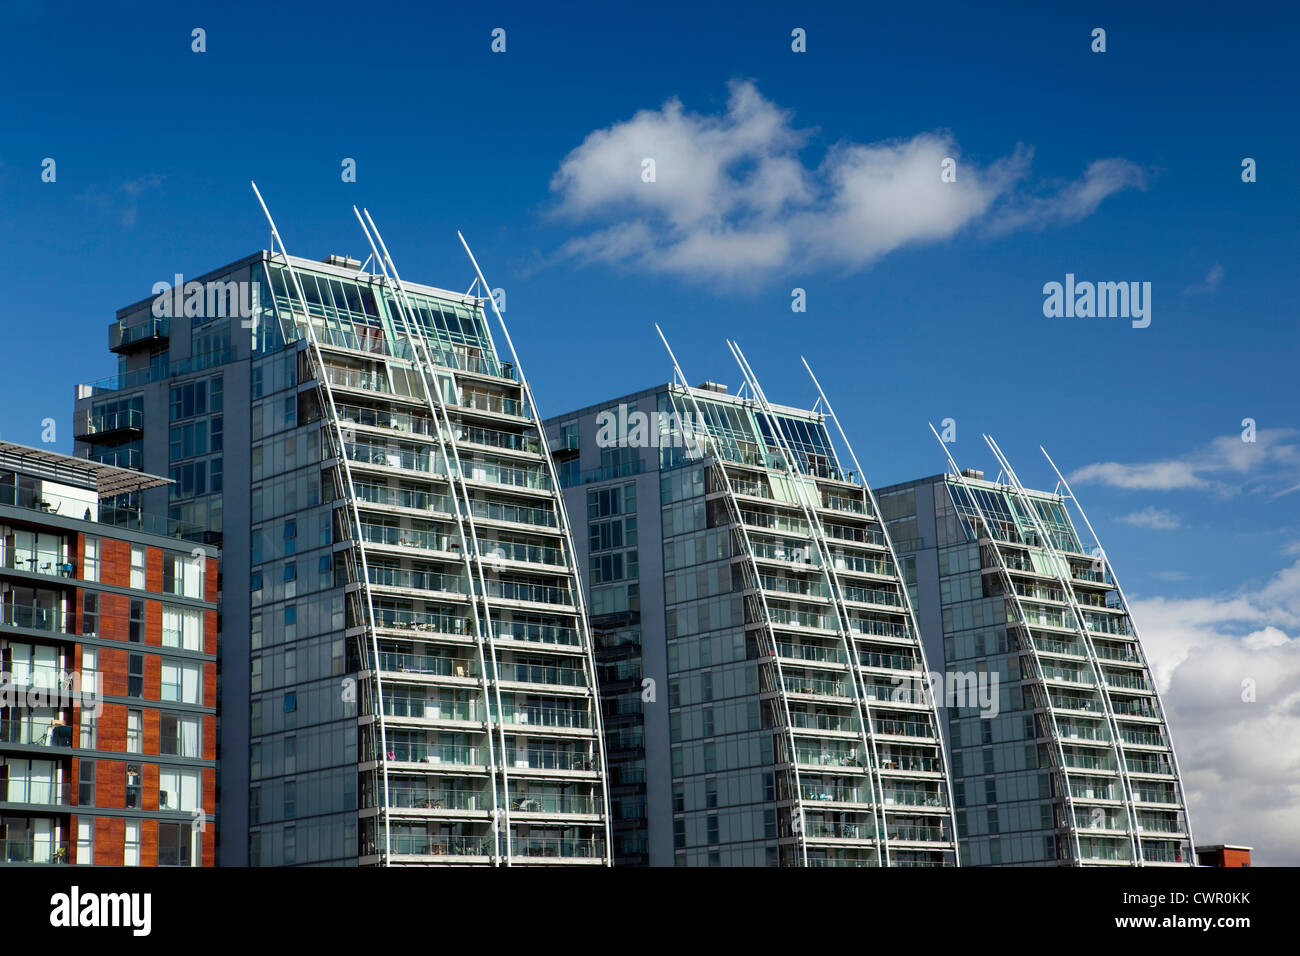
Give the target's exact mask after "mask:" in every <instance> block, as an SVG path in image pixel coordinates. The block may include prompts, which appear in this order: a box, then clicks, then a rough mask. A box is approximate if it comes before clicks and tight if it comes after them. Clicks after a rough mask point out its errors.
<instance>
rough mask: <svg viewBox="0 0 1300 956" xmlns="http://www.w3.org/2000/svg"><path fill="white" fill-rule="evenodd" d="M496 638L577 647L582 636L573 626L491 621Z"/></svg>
mask: <svg viewBox="0 0 1300 956" xmlns="http://www.w3.org/2000/svg"><path fill="white" fill-rule="evenodd" d="M493 629H494V633H495V636H496V639H497V640H511V641H528V642H529V643H533V644H562V645H565V646H568V647H577V646H578V645H579V644H580V643H582V638H581V636H580V635H579V633H578V629H577V628H575V627H568V626H565V625H560V624H536V623H530V622H528V621H504V622H501V621H495V620H494V621H493Z"/></svg>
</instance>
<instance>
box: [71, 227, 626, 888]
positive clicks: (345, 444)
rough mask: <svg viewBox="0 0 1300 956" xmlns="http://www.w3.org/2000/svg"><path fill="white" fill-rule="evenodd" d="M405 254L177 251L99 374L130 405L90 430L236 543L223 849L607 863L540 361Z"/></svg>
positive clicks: (116, 330)
mask: <svg viewBox="0 0 1300 956" xmlns="http://www.w3.org/2000/svg"><path fill="white" fill-rule="evenodd" d="M277 238H278V237H277ZM390 273H391V274H392V275H393V276H394V277H395V275H396V273H395V270H392V269H391V260H389V261H387V262H386V265H385V266H384V267H376V270H375V271H374V272H366V271H363V270H362V267H361V264H360V263H359V262H358V261H356V260H354V259H347V258H343V257H338V256H331V257H329V258H328V259H327V260H326V261H324V262H314V261H311V260H307V259H299V258H295V257H288V256H286V255H284V254H283V252H279V253H276V254H272V253H268V252H261V253H257V254H254V255H252V256H249V257H247V258H245V259H243V260H240V261H239V262H236V263H233V264H231V265H229V266H226V267H224V268H222V269H219V270H216V271H215V272H213V273H210V274H208V275H205V276H202V277H199V278H198V279H196V280H194V281H192V282H185V283H183V284H182V283H181V282H180V277H178V281H177V282H174V283H172V285H173V286H174V287H175V289H165V290H164V291H163V292H162V293H161V294H160V295H158V296H156V297H155V298H152V299H148V300H145V301H143V302H140V303H137V304H135V305H132V306H129V307H127V308H125V309H122V310H120V311H119V313H118V320H117V321H116V322H115V323H113V325H112V326H111V327H110V331H109V338H110V347H111V348H112V349H113V351H115V352H117V353H118V355H119V356H120V360H119V363H120V364H119V373H118V375H116V376H114V377H112V378H110V379H107V380H105V381H103V382H97V383H93V384H90V385H83V386H80V387H79V389H78V398H77V407H78V411H79V412H80V413H84V415H85V416H88V417H89V418H90V419H94V418H95V416H97V415H100V414H102V413H113V414H116V413H119V412H121V411H122V410H126V411H127V412H128V413H129V414H128V418H129V425H130V427H129V428H127V429H125V430H120V429H119V430H117V431H115V432H114V433H113V434H111V435H104V434H98V433H92V432H90V431H84V432H83V430H79V431H78V435H77V439H78V443H77V450H78V454H79V455H82V456H85V457H89V458H92V459H96V460H100V461H109V462H114V463H118V464H127V465H130V466H132V467H144V468H146V469H151V470H155V471H158V472H159V473H162V474H170V476H171V477H172V479H173V481H174V484H173V485H172V487H171V489H170V491H169V490H168V489H160V490H157V491H150V492H145V493H144V494H145V495H146V496H151V497H153V498H154V499H155V501H154V502H153V505H152V506H153V507H159V506H161V507H164V508H167V509H170V512H171V514H172V515H173V516H175V517H177V518H183V519H185V520H188V521H195V522H199V523H201V524H203V525H204V527H206V529H207V532H208V535H209V536H210V537H211V538H212V539H213V540H214V541H219V542H220V543H221V544H222V546H223V550H224V552H225V553H226V554H228V555H229V558H228V559H227V560H226V563H225V565H224V595H225V601H224V605H223V608H224V611H223V614H224V621H223V625H224V633H225V635H226V640H225V642H224V643H223V646H222V656H221V681H222V685H221V689H222V694H221V708H222V710H221V714H222V733H221V742H222V761H221V774H222V781H221V801H222V802H221V820H222V826H221V830H220V832H221V834H222V843H221V845H220V860H219V862H220V863H221V864H222V865H243V864H250V865H290V864H314V865H330V864H333V865H356V864H363V865H365V864H379V865H383V864H407V863H410V864H447V863H456V864H491V865H512V864H521V863H526V864H556V863H581V864H596V865H599V864H601V863H605V862H608V840H607V837H606V829H607V813H606V798H605V770H604V760H603V756H602V749H601V732H600V712H599V708H598V706H597V703H596V688H595V675H594V665H593V660H592V657H591V645H590V641H589V637H588V632H587V624H586V616H585V612H584V607H583V602H582V595H581V592H580V590H579V587H578V578H577V574H576V572H575V564H574V561H573V555H572V545H571V541H570V536H569V533H568V524H567V518H566V516H565V512H564V508H563V501H562V499H561V497H560V494H559V491H558V488H557V485H556V482H555V480H554V477H553V471H552V463H551V459H550V457H549V455H548V454H547V448H546V445H545V443H544V440H543V438H542V436H541V433H540V426H539V422H538V420H537V418H536V415H535V412H534V408H533V404H532V400H531V395H530V393H529V389H528V386H527V383H526V381H525V380H524V379H523V377H522V375H521V373H520V370H519V368H518V366H517V363H516V362H515V361H513V353H511V356H510V359H511V360H507V359H506V358H503V357H502V356H501V355H500V354H499V353H498V352H497V349H496V347H495V345H494V342H493V338H492V335H491V333H490V331H489V329H488V325H487V322H486V321H485V317H484V311H483V300H482V299H480V298H477V297H475V296H473V295H469V294H463V293H457V292H449V291H446V290H442V289H437V288H433V287H430V286H425V285H419V284H414V283H409V282H408V283H401V282H400V280H397V279H396V278H392V279H390V278H389V275H390ZM155 291H157V287H155ZM160 313H161V314H160ZM79 420H81V419H80V418H79ZM231 492H233V493H231Z"/></svg>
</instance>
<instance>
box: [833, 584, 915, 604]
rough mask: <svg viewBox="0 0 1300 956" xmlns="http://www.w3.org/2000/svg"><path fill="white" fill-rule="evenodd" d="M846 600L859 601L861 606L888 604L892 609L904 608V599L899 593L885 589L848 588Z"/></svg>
mask: <svg viewBox="0 0 1300 956" xmlns="http://www.w3.org/2000/svg"><path fill="white" fill-rule="evenodd" d="M843 590H844V600H846V601H857V602H859V603H861V604H887V605H889V606H890V607H902V606H903V598H902V596H901V595H900V594H899V593H898V592H897V591H891V590H886V589H885V588H859V587H846V588H844V589H843Z"/></svg>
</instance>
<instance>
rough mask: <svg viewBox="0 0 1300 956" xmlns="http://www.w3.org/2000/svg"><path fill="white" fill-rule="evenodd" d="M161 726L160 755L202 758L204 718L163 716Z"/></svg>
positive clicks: (175, 715)
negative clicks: (201, 739)
mask: <svg viewBox="0 0 1300 956" xmlns="http://www.w3.org/2000/svg"><path fill="white" fill-rule="evenodd" d="M160 724H161V732H160V734H159V738H158V751H159V753H162V754H165V755H167V756H170V757H194V758H198V757H199V756H201V754H200V752H199V751H200V745H199V738H200V735H201V732H202V730H201V728H202V718H199V717H182V716H180V715H179V714H163V715H162V717H161V719H160Z"/></svg>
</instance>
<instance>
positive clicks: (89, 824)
mask: <svg viewBox="0 0 1300 956" xmlns="http://www.w3.org/2000/svg"><path fill="white" fill-rule="evenodd" d="M94 862H95V821H94V820H93V819H86V818H84V817H78V818H77V864H78V865H79V866H91V865H93V864H94Z"/></svg>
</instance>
